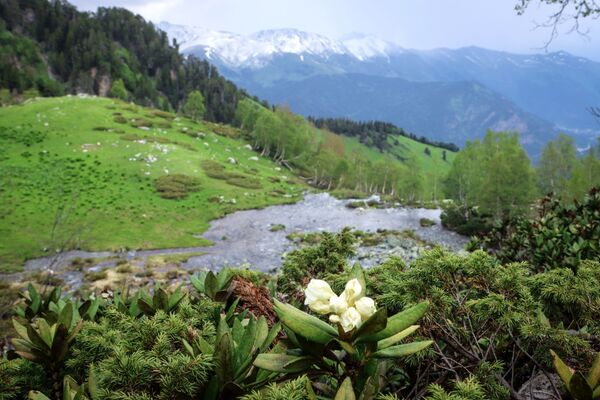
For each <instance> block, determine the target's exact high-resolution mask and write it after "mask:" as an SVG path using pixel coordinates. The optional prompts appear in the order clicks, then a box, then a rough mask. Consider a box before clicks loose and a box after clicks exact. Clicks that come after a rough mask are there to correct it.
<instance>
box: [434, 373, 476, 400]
mask: <svg viewBox="0 0 600 400" xmlns="http://www.w3.org/2000/svg"><path fill="white" fill-rule="evenodd" d="M425 399H426V400H487V399H488V397H487V395H486V393H485V390H484V388H483V387H482V386H481V384H480V383H479V382H478V381H477V379H476V378H467V379H465V380H464V381H456V382H454V387H453V388H452V390H451V391H449V392H447V391H445V390H444V388H442V387H441V386H440V385H437V384H432V385H430V386H429V395H428V396H427V397H425Z"/></svg>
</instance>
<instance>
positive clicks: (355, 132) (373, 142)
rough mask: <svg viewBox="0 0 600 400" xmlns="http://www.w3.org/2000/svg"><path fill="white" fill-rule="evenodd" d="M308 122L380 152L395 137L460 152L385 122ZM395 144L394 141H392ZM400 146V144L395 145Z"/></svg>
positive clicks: (331, 120) (328, 119)
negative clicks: (353, 139)
mask: <svg viewBox="0 0 600 400" xmlns="http://www.w3.org/2000/svg"><path fill="white" fill-rule="evenodd" d="M308 120H309V121H310V122H312V123H313V124H315V126H316V127H317V128H319V129H327V130H330V131H331V132H335V133H337V134H339V135H345V136H350V137H356V138H358V140H359V141H360V142H361V143H363V144H365V145H367V146H369V147H376V148H378V149H379V150H380V151H382V152H383V151H386V150H388V149H389V148H390V147H391V143H390V140H389V138H390V137H392V139H394V138H393V137H394V136H404V137H407V138H409V139H412V140H416V141H417V142H420V143H423V144H427V145H430V146H435V147H441V148H443V149H446V150H450V151H454V152H456V151H458V150H459V149H458V146H457V145H455V144H454V143H446V142H438V141H434V140H429V139H427V138H426V137H424V136H417V135H415V134H414V133H410V132H407V131H405V130H404V129H402V128H399V127H397V126H396V125H394V124H391V123H389V122H383V121H364V122H363V121H353V120H351V119H348V118H315V117H308ZM392 143H393V140H392ZM395 144H398V143H395Z"/></svg>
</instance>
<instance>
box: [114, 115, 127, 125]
mask: <svg viewBox="0 0 600 400" xmlns="http://www.w3.org/2000/svg"><path fill="white" fill-rule="evenodd" d="M113 121H115V122H116V123H117V124H126V123H127V118H125V117H124V116H122V115H115V117H114V118H113Z"/></svg>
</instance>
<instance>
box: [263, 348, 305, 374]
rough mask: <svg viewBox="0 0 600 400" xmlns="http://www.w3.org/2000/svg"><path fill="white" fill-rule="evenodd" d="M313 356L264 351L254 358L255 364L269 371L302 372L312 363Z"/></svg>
mask: <svg viewBox="0 0 600 400" xmlns="http://www.w3.org/2000/svg"><path fill="white" fill-rule="evenodd" d="M313 360H314V359H313V358H312V357H308V356H304V357H299V356H291V355H289V354H277V353H266V354H265V353H264V354H259V355H258V356H257V357H256V360H254V366H256V367H258V368H262V369H266V370H267V371H273V372H280V373H295V372H302V371H304V370H306V369H307V368H309V367H310V365H312V361H313Z"/></svg>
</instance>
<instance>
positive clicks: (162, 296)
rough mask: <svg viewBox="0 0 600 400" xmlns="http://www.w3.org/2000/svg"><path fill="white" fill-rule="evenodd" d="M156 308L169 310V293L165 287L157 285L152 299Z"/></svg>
mask: <svg viewBox="0 0 600 400" xmlns="http://www.w3.org/2000/svg"><path fill="white" fill-rule="evenodd" d="M152 302H153V303H154V308H155V309H157V310H163V311H165V312H168V311H169V295H168V294H167V292H166V291H165V290H164V289H163V288H159V287H157V288H156V289H155V290H154V298H153V299H152Z"/></svg>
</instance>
